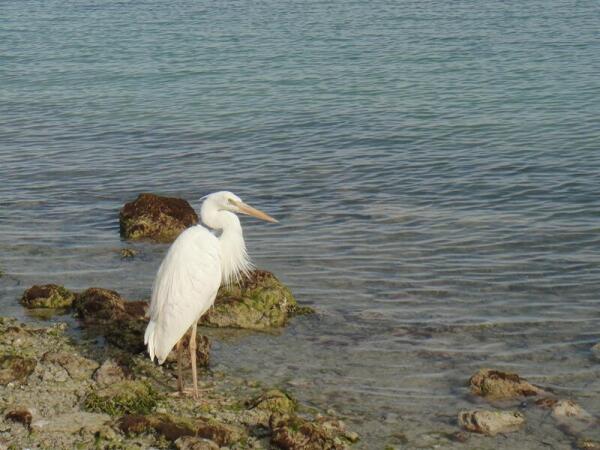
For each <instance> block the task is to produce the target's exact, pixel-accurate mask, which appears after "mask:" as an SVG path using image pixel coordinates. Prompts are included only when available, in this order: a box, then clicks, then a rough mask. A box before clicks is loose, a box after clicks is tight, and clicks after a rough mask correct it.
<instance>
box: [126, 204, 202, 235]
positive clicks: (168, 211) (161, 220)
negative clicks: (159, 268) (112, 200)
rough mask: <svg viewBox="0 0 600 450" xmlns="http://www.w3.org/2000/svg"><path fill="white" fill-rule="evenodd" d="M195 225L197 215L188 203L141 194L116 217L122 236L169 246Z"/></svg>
mask: <svg viewBox="0 0 600 450" xmlns="http://www.w3.org/2000/svg"><path fill="white" fill-rule="evenodd" d="M196 223H198V215H197V214H196V211H194V209H193V208H192V207H191V206H190V204H189V203H188V202H187V201H185V200H183V199H180V198H173V197H161V196H159V195H155V194H140V195H139V196H138V197H137V198H136V199H135V200H134V201H132V202H129V203H126V204H125V205H124V206H123V208H121V211H120V213H119V225H120V230H121V236H123V237H124V238H126V239H131V240H139V239H150V240H153V241H156V242H172V241H174V240H175V239H176V238H177V236H179V234H180V233H181V232H182V231H183V230H185V229H186V228H187V227H189V226H192V225H195V224H196Z"/></svg>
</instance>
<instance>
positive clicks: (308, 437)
mask: <svg viewBox="0 0 600 450" xmlns="http://www.w3.org/2000/svg"><path fill="white" fill-rule="evenodd" d="M270 427H271V429H272V431H273V432H272V435H271V444H273V445H275V446H277V447H279V448H281V449H283V450H345V449H347V448H348V444H347V443H346V442H345V441H347V440H348V439H347V438H345V436H344V431H345V430H344V426H343V424H342V423H341V422H340V421H338V420H331V419H326V418H321V419H317V420H316V421H314V422H310V421H308V420H306V419H303V418H301V417H298V416H288V415H283V416H280V415H273V416H271V423H270Z"/></svg>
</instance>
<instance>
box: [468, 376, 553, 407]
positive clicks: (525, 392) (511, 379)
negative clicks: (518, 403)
mask: <svg viewBox="0 0 600 450" xmlns="http://www.w3.org/2000/svg"><path fill="white" fill-rule="evenodd" d="M469 385H470V387H471V392H472V393H473V394H475V395H479V396H481V397H486V398H489V399H490V400H508V399H517V398H520V397H531V396H535V395H548V393H547V392H545V391H544V390H543V389H540V388H538V387H537V386H534V385H532V384H531V383H529V382H528V381H527V380H525V379H524V378H521V377H520V376H519V375H518V374H516V373H511V372H502V371H500V370H494V369H480V370H479V371H478V372H477V373H475V374H474V375H473V376H472V377H471V378H470V379H469Z"/></svg>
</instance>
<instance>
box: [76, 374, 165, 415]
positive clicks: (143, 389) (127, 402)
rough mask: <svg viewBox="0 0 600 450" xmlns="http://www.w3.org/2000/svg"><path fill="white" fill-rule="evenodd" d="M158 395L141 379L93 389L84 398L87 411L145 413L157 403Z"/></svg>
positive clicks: (113, 413) (114, 413)
mask: <svg viewBox="0 0 600 450" xmlns="http://www.w3.org/2000/svg"><path fill="white" fill-rule="evenodd" d="M159 399H160V395H159V394H158V393H157V392H156V391H154V389H152V388H151V387H150V386H149V385H148V384H146V383H143V382H141V381H122V382H120V383H115V384H112V385H110V386H108V387H105V388H101V389H93V390H92V391H90V392H89V393H88V394H87V395H86V397H85V399H84V403H83V404H84V407H85V409H86V410H88V411H92V412H102V413H106V414H109V415H111V416H118V415H122V414H147V413H149V412H151V411H152V410H153V409H154V408H155V407H156V404H157V403H158V400H159Z"/></svg>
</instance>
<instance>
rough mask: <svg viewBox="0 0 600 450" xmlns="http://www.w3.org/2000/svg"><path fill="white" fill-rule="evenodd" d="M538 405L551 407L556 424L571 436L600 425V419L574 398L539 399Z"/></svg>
mask: <svg viewBox="0 0 600 450" xmlns="http://www.w3.org/2000/svg"><path fill="white" fill-rule="evenodd" d="M536 405H537V406H541V407H543V408H549V409H550V410H551V415H552V418H553V419H554V420H555V421H556V424H557V425H558V426H559V428H560V429H561V430H562V431H563V432H564V433H566V434H568V435H570V436H579V435H580V434H581V433H583V432H584V431H586V430H588V429H590V428H593V427H595V426H598V425H600V421H598V420H597V419H596V418H595V417H594V416H593V415H592V414H590V413H589V412H587V411H586V410H585V409H583V408H582V407H581V406H580V405H579V404H577V403H576V402H574V401H573V400H558V399H552V398H544V399H540V400H538V401H537V402H536Z"/></svg>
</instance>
